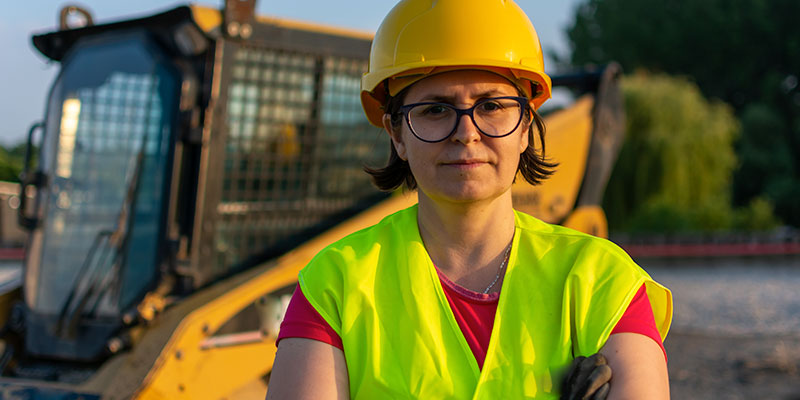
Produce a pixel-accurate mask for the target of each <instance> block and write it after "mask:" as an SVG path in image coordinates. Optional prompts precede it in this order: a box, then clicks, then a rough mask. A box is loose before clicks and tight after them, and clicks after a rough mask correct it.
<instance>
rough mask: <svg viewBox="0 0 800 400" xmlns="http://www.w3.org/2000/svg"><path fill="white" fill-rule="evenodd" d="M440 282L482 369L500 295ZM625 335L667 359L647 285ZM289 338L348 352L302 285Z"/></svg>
mask: <svg viewBox="0 0 800 400" xmlns="http://www.w3.org/2000/svg"><path fill="white" fill-rule="evenodd" d="M437 272H438V269H437ZM439 279H440V280H441V282H442V288H443V289H444V294H445V297H447V302H448V303H449V304H450V309H451V310H452V311H453V316H454V317H455V319H456V322H458V326H459V327H460V328H461V332H462V333H463V334H464V338H465V339H466V340H467V344H469V347H470V349H472V354H473V355H474V356H475V360H476V361H477V362H478V366H479V367H481V368H482V367H483V361H484V359H485V358H486V350H487V349H488V348H489V339H490V337H491V335H492V326H493V325H494V316H495V313H496V312H497V301H498V299H499V297H500V292H496V293H490V294H483V293H477V292H473V291H471V290H469V289H466V288H463V287H461V286H458V285H456V284H455V283H454V282H451V281H450V280H449V279H447V277H446V276H444V275H443V274H442V273H441V272H439ZM623 332H632V333H639V334H642V335H645V336H647V337H649V338H651V339H653V340H654V341H655V342H656V343H658V345H659V346H660V347H661V350H662V351H663V352H664V358H665V359H666V357H667V352H666V350H664V344H663V343H662V341H661V335H660V334H659V333H658V328H656V322H655V317H654V316H653V308H652V306H651V305H650V300H649V299H648V298H647V292H646V290H645V286H644V285H642V287H641V288H639V291H638V292H637V293H636V295H635V296H634V298H633V300H631V304H630V305H629V306H628V308H627V310H626V311H625V313H624V314H623V316H622V318H621V319H620V320H619V322H618V323H617V325H616V326H615V327H614V329H613V330H612V331H611V334H612V335H613V334H615V333H623ZM289 337H297V338H306V339H314V340H318V341H321V342H324V343H327V344H330V345H331V346H334V347H337V348H339V349H341V350H344V348H343V345H342V339H341V337H339V335H338V334H337V333H336V331H334V330H333V328H331V327H330V325H328V323H327V322H326V321H325V319H324V318H322V316H321V315H319V313H318V312H317V310H316V309H314V307H313V306H312V305H311V304H310V303H309V302H308V300H306V297H305V296H304V295H303V292H302V290H301V289H300V285H297V287H296V288H295V291H294V295H292V299H291V301H290V302H289V307H288V308H287V309H286V315H285V316H284V318H283V322H282V323H281V330H280V333H279V334H278V340H277V341H276V343H275V344H276V345H277V344H278V342H280V340H281V339H284V338H289Z"/></svg>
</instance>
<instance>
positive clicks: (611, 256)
mask: <svg viewBox="0 0 800 400" xmlns="http://www.w3.org/2000/svg"><path fill="white" fill-rule="evenodd" d="M515 213H516V224H517V228H518V229H519V232H520V233H521V238H520V239H521V245H527V246H533V247H535V248H538V249H543V248H548V249H555V250H557V253H558V254H559V256H560V257H561V258H562V259H566V260H570V261H571V262H570V263H569V265H570V266H571V267H572V269H573V272H577V271H576V268H577V269H578V270H580V268H581V267H598V266H602V265H608V266H615V267H616V268H619V267H621V266H631V267H635V268H636V269H638V266H636V264H635V263H634V262H633V260H632V259H631V258H630V256H628V254H627V253H626V252H625V251H624V250H623V249H622V248H620V247H619V246H617V245H616V244H614V243H613V242H611V241H609V240H607V239H604V238H600V237H597V236H592V235H589V234H586V233H583V232H579V231H576V230H574V229H570V228H567V227H563V226H560V225H554V224H549V223H546V222H544V221H541V220H539V219H537V218H535V217H533V216H531V215H528V214H525V213H523V212H520V211H515ZM540 252H541V251H536V253H540Z"/></svg>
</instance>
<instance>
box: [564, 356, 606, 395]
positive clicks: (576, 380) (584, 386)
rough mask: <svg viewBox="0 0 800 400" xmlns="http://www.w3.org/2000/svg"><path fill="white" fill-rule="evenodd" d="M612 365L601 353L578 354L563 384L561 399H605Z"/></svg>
mask: <svg viewBox="0 0 800 400" xmlns="http://www.w3.org/2000/svg"><path fill="white" fill-rule="evenodd" d="M610 380H611V367H609V366H608V360H606V358H605V357H604V356H603V355H602V354H600V353H597V354H594V355H592V356H590V357H588V358H587V357H584V356H578V357H577V358H575V360H573V361H572V365H570V366H569V371H567V377H566V378H564V383H563V384H562V385H561V400H604V399H605V398H606V397H608V389H609V384H608V381H610Z"/></svg>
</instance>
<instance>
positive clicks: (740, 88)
mask: <svg viewBox="0 0 800 400" xmlns="http://www.w3.org/2000/svg"><path fill="white" fill-rule="evenodd" d="M797 15H800V1H797V0H703V1H691V0H677V1H656V0H587V1H586V2H585V3H583V4H582V5H580V6H579V7H578V8H577V10H576V15H575V20H574V23H573V24H572V26H570V27H569V28H568V29H567V34H568V37H569V40H570V45H571V53H570V54H569V57H568V58H567V59H563V60H562V63H564V64H571V65H583V64H587V63H605V62H608V61H611V60H616V61H618V62H620V63H621V64H622V66H623V68H625V69H626V70H628V71H633V70H636V69H640V68H643V69H647V70H650V71H654V72H661V73H667V74H670V75H684V76H690V77H691V78H692V79H693V81H694V82H696V83H697V85H698V86H699V87H700V89H701V90H702V92H703V93H704V95H705V96H706V97H710V98H719V99H721V100H723V101H725V102H726V103H728V104H731V105H732V106H733V108H734V111H735V113H736V115H737V116H739V117H740V118H741V120H742V121H741V125H742V133H741V135H740V142H739V143H737V144H736V149H737V154H738V155H739V164H738V165H737V168H736V171H735V172H734V182H733V198H732V200H733V202H734V204H735V205H740V206H747V205H748V204H751V202H752V201H753V200H754V199H756V198H758V197H760V196H766V197H767V198H768V199H769V200H770V201H771V202H772V203H774V204H775V210H776V212H777V214H778V215H779V216H781V218H782V219H783V220H785V221H786V222H789V223H791V224H792V225H795V226H800V201H797V199H798V196H799V195H800V161H799V160H800V85H798V79H799V78H798V75H800V24H798V23H797V22H796V19H797Z"/></svg>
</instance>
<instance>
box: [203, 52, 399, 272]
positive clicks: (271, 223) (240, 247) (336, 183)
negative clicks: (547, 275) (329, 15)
mask: <svg viewBox="0 0 800 400" xmlns="http://www.w3.org/2000/svg"><path fill="white" fill-rule="evenodd" d="M366 69H367V60H365V59H364V60H361V59H347V58H333V57H321V56H314V55H309V54H302V53H296V52H286V51H277V50H271V49H264V48H255V47H246V48H243V49H241V50H240V51H239V52H238V53H237V55H236V62H235V65H234V66H233V78H232V81H231V85H230V87H229V92H228V96H229V97H228V121H227V122H228V128H229V135H228V140H227V143H226V153H225V163H224V172H223V174H224V177H223V187H222V196H221V197H222V200H221V203H220V204H219V207H218V212H219V219H218V222H217V225H216V226H217V229H216V233H215V245H216V250H217V260H215V261H216V262H215V264H216V269H217V270H218V271H219V270H225V269H227V268H230V267H231V266H232V265H235V264H236V263H238V262H240V261H242V260H244V259H246V258H247V257H248V256H250V255H253V254H255V253H258V252H261V251H264V250H265V249H268V248H269V247H270V246H272V245H274V244H275V243H277V242H278V241H280V240H281V239H285V238H287V237H289V236H291V235H293V234H295V233H298V232H301V231H303V230H305V229H307V228H310V227H312V226H314V225H316V224H318V223H320V222H321V221H323V220H325V219H326V218H328V217H330V216H331V215H333V214H336V213H338V212H340V211H342V210H344V209H347V208H350V207H353V206H354V205H355V204H356V203H357V202H358V201H359V199H363V198H364V197H367V196H370V195H374V194H375V193H376V189H375V188H374V187H373V186H372V185H371V183H370V181H369V177H368V176H367V175H366V174H365V173H364V172H363V166H364V165H365V164H368V165H378V164H380V163H382V162H384V161H385V160H386V157H387V155H388V145H387V143H386V141H387V140H388V138H387V137H386V135H385V134H381V133H380V131H379V130H378V129H377V128H374V127H372V126H371V125H370V124H369V123H368V122H367V120H366V117H365V116H364V114H363V111H362V110H361V104H360V100H359V91H360V79H361V75H362V73H363V71H365V70H366Z"/></svg>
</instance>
